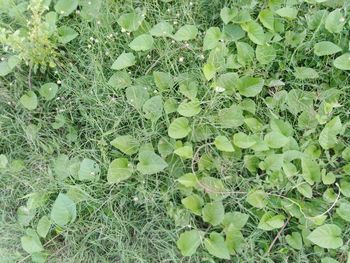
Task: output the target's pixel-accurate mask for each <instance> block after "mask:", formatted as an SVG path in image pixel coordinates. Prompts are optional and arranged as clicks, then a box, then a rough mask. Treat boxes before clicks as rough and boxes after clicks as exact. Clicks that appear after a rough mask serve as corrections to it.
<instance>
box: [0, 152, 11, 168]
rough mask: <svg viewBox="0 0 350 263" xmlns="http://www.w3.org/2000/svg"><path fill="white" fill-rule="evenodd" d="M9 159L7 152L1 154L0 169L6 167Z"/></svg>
mask: <svg viewBox="0 0 350 263" xmlns="http://www.w3.org/2000/svg"><path fill="white" fill-rule="evenodd" d="M8 163H9V161H8V159H7V157H6V155H5V154H0V169H6V167H7V165H8Z"/></svg>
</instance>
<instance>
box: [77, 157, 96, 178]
mask: <svg viewBox="0 0 350 263" xmlns="http://www.w3.org/2000/svg"><path fill="white" fill-rule="evenodd" d="M78 177H79V180H82V181H96V180H98V179H99V178H100V166H99V165H98V164H97V163H96V162H95V161H94V160H91V159H88V158H84V159H83V161H82V162H81V163H80V168H79V172H78Z"/></svg>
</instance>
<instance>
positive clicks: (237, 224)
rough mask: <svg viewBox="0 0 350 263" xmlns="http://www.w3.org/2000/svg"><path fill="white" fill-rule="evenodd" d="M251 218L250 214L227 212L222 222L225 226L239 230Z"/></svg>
mask: <svg viewBox="0 0 350 263" xmlns="http://www.w3.org/2000/svg"><path fill="white" fill-rule="evenodd" d="M248 219H249V215H247V214H243V213H241V212H230V213H226V214H225V217H224V221H223V222H222V224H223V225H224V226H225V228H227V227H230V228H234V229H237V230H240V229H242V228H243V227H244V226H245V224H246V223H247V221H248Z"/></svg>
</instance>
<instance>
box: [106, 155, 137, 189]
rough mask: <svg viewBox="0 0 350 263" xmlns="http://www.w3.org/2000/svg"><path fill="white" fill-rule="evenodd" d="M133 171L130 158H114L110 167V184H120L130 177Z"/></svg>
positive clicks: (108, 175) (108, 173)
mask: <svg viewBox="0 0 350 263" xmlns="http://www.w3.org/2000/svg"><path fill="white" fill-rule="evenodd" d="M132 173H133V168H132V165H131V164H129V161H128V159H126V158H118V159H115V160H113V161H112V162H111V163H110V164H109V167H108V172H107V182H108V183H110V184H118V183H120V182H122V181H124V180H126V179H129V178H130V177H131V175H132Z"/></svg>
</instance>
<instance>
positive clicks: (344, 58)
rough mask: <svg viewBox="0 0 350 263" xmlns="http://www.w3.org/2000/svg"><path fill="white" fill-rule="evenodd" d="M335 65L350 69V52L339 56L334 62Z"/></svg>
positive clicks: (342, 68) (338, 67)
mask: <svg viewBox="0 0 350 263" xmlns="http://www.w3.org/2000/svg"><path fill="white" fill-rule="evenodd" d="M333 65H334V67H336V68H337V69H341V70H350V53H345V54H343V55H341V56H340V57H337V58H336V59H335V60H334V62H333Z"/></svg>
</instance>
